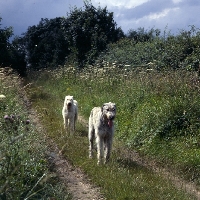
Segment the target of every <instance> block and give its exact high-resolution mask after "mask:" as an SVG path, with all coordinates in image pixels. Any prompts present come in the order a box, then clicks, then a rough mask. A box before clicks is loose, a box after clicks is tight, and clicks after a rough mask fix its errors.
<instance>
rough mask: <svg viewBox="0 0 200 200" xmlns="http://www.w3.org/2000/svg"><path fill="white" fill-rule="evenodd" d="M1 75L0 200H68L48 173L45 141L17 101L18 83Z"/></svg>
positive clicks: (52, 176)
mask: <svg viewBox="0 0 200 200" xmlns="http://www.w3.org/2000/svg"><path fill="white" fill-rule="evenodd" d="M0 72H1V73H0V76H1V77H0V94H4V95H1V96H2V97H3V98H0V135H1V138H0V199H8V200H11V199H48V198H54V197H56V198H57V199H64V198H65V199H70V198H68V196H69V195H68V194H67V192H66V191H64V186H63V185H62V184H60V185H59V184H55V182H56V179H57V177H56V176H55V175H53V174H52V173H51V172H50V170H49V167H48V162H47V160H46V158H45V157H46V155H45V151H46V150H47V146H46V144H45V141H44V139H43V138H42V137H41V136H40V134H38V132H37V131H36V128H35V126H34V124H33V122H32V120H31V119H30V118H29V116H28V113H27V112H26V110H27V109H26V108H25V106H24V105H23V103H22V102H21V99H20V97H19V94H20V92H19V90H22V88H21V85H20V83H21V80H20V79H19V78H18V77H17V76H16V75H12V76H11V75H10V76H8V75H4V73H3V70H2V69H1V70H0ZM56 188H57V189H56ZM58 191H59V192H58Z"/></svg>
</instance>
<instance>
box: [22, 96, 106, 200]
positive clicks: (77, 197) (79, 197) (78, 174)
mask: <svg viewBox="0 0 200 200" xmlns="http://www.w3.org/2000/svg"><path fill="white" fill-rule="evenodd" d="M23 101H24V102H25V104H26V106H27V108H28V110H29V117H30V120H31V121H32V123H33V125H35V127H36V129H37V131H38V132H39V133H41V134H44V133H45V130H44V128H43V126H42V125H41V124H40V122H39V118H38V116H37V113H36V112H35V111H34V110H33V109H32V108H31V104H30V102H29V101H28V99H27V98H26V95H23ZM44 137H45V141H46V143H47V146H48V152H46V154H47V158H48V161H49V163H50V166H51V168H53V171H55V173H56V174H57V175H58V177H59V178H60V180H61V181H63V183H64V184H66V187H67V190H68V191H69V192H70V193H71V195H72V196H73V198H72V199H73V200H104V199H105V198H104V197H103V195H102V194H101V193H100V188H98V187H95V186H94V185H92V184H90V182H89V179H88V178H87V177H86V175H85V174H84V173H83V172H82V171H81V169H79V168H74V167H73V166H72V165H71V164H70V163H69V162H68V161H67V160H66V159H65V158H64V157H63V156H62V154H61V152H60V150H59V149H58V147H57V145H56V144H55V143H54V142H53V140H51V139H50V138H49V137H47V136H46V135H44Z"/></svg>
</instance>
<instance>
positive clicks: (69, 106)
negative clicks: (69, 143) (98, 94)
mask: <svg viewBox="0 0 200 200" xmlns="http://www.w3.org/2000/svg"><path fill="white" fill-rule="evenodd" d="M62 115H63V119H64V128H65V129H66V131H67V133H70V134H74V131H75V124H76V121H77V118H78V103H77V101H76V100H74V99H73V96H66V97H65V101H64V106H63V109H62Z"/></svg>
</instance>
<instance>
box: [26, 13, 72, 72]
mask: <svg viewBox="0 0 200 200" xmlns="http://www.w3.org/2000/svg"><path fill="white" fill-rule="evenodd" d="M63 20H64V19H63V18H61V17H57V18H55V19H50V20H48V19H41V21H40V22H39V24H38V25H37V26H31V27H29V28H28V30H27V32H26V33H25V34H24V37H23V45H24V50H25V51H26V62H27V64H28V66H29V67H33V68H42V67H43V68H45V67H46V66H49V64H52V65H53V64H56V65H59V64H63V63H64V60H65V56H66V55H67V54H68V52H69V51H68V46H69V45H68V42H67V41H66V40H65V37H64V32H63V30H62V21H63Z"/></svg>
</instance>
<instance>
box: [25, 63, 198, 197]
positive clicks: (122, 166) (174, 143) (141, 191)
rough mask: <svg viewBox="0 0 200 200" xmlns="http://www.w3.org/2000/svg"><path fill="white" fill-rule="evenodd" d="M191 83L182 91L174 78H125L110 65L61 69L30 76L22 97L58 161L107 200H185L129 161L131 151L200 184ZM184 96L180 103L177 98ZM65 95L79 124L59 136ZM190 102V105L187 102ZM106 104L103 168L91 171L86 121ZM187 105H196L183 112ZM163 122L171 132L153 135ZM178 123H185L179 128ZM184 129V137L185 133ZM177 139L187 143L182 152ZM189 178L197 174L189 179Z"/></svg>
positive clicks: (150, 74)
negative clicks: (111, 134) (110, 108)
mask: <svg viewBox="0 0 200 200" xmlns="http://www.w3.org/2000/svg"><path fill="white" fill-rule="evenodd" d="M182 74H183V73H182ZM190 75H191V77H190ZM192 77H193V74H192V73H191V74H190V73H188V72H187V73H186V74H185V77H184V81H183V85H182V82H181V80H182V79H181V78H182V76H181V73H177V74H176V73H174V72H172V73H167V72H166V73H158V72H156V71H146V70H141V71H139V72H138V71H134V70H131V71H127V70H125V69H121V68H120V67H118V66H117V64H115V65H113V64H109V63H103V67H93V66H91V67H88V68H84V69H82V70H80V69H77V68H76V67H70V66H64V67H62V68H60V69H57V70H52V71H50V70H45V71H40V72H35V73H33V72H31V73H30V76H29V78H30V80H29V81H30V82H31V83H33V84H32V85H31V86H30V88H27V91H28V93H29V98H30V100H31V101H32V102H33V106H34V107H36V108H37V110H38V112H39V113H40V116H41V121H42V123H43V124H44V126H45V128H46V129H47V132H48V134H49V136H50V137H51V138H52V139H53V140H54V141H55V142H56V143H57V145H58V147H59V148H60V149H61V152H62V154H63V156H66V157H67V159H68V160H69V161H70V162H71V163H72V164H73V165H75V166H76V167H78V168H79V167H80V168H81V169H82V170H84V172H86V173H87V175H88V176H89V178H90V180H91V181H93V182H94V183H95V184H96V185H98V186H100V187H101V191H102V192H103V194H104V195H105V197H106V198H107V199H190V197H189V196H187V194H185V192H183V193H182V194H181V193H180V191H181V190H179V191H177V190H176V189H175V188H174V187H173V184H172V183H171V181H170V180H169V179H168V178H166V179H163V178H162V176H160V173H159V175H158V174H155V173H153V171H151V170H149V169H147V168H146V167H144V166H143V165H140V162H137V161H135V157H134V156H133V155H132V151H131V150H133V149H136V150H137V151H138V152H140V153H141V154H146V155H148V156H149V157H151V156H154V158H157V160H158V162H160V163H162V164H163V165H166V164H170V165H171V166H170V169H172V168H175V169H176V170H178V171H180V172H182V175H185V174H187V175H188V177H187V178H188V179H193V181H196V182H199V176H198V175H199V167H198V166H199V156H198V152H199V147H198V144H197V143H198V142H199V139H198V125H197V126H196V125H195V124H196V123H197V124H198V119H197V116H198V114H194V113H193V111H194V110H197V109H198V107H199V105H198V103H197V99H198V98H199V95H198V92H197V93H196V92H195V90H196V89H197V88H198V83H191V82H190V81H191V78H192ZM176 81H178V84H176ZM186 83H187V84H186ZM181 85H182V87H180V86H181ZM172 86H173V87H172ZM184 92H186V94H187V96H180V94H184ZM191 94H193V96H192V95H191ZM65 95H73V96H74V98H75V99H76V100H77V101H78V103H79V113H80V117H79V119H80V122H81V124H80V123H78V124H77V128H76V132H75V135H74V136H69V135H66V133H65V130H64V129H63V119H62V115H61V110H62V105H63V101H64V97H65ZM189 95H190V100H186V99H187V97H188V96H189ZM162 96H163V98H162ZM195 96H196V98H195ZM176 98H177V100H176ZM161 99H162V101H159V100H161ZM180 99H181V100H182V102H185V103H184V105H183V107H181V106H178V105H179V104H178V102H179V101H180ZM109 101H111V102H115V103H116V105H117V117H116V120H115V124H116V132H115V139H114V146H113V151H112V156H111V160H110V163H109V164H108V165H106V166H97V165H96V160H95V159H94V160H89V158H88V137H87V128H86V127H87V120H88V117H89V114H90V112H91V109H92V108H93V107H95V106H101V105H102V104H103V103H104V102H109ZM157 101H158V104H156V102H157ZM47 105H48V106H47ZM191 105H195V106H194V107H193V108H192V110H193V111H191V112H190V108H191ZM195 107H196V108H195ZM44 108H45V109H44ZM178 108H179V109H180V112H178V111H177V110H178ZM184 110H185V111H186V112H185V115H184V114H183V111H184ZM189 113H190V114H189ZM173 114H174V115H173ZM178 114H180V115H179V116H178V117H176V116H175V115H178ZM165 115H166V117H164V120H163V119H162V117H163V116H165ZM44 116H45V117H44ZM184 116H185V118H184ZM152 117H153V118H152ZM151 118H152V119H151ZM186 118H187V119H188V120H185V119H186ZM167 119H169V120H168V121H169V122H170V123H171V124H172V126H171V127H170V128H171V131H170V132H168V133H167V134H166V135H162V132H161V131H160V132H159V133H160V134H159V133H157V134H156V133H154V132H153V130H154V129H159V127H160V126H162V122H163V121H164V122H166V121H167ZM182 119H183V120H182ZM181 120H182V121H181ZM179 121H180V122H179ZM184 121H185V122H186V121H189V122H190V124H187V123H186V125H184ZM195 121H196V122H195ZM179 125H180V126H179ZM179 127H180V128H179ZM140 130H141V131H140ZM159 130H161V129H159ZM184 130H185V131H186V132H187V131H190V132H188V134H184ZM179 131H180V132H179ZM179 133H180V134H179ZM192 133H193V135H194V137H193V139H192V138H191V137H190V134H192ZM168 138H170V139H168ZM182 140H185V141H187V144H189V145H190V148H189V149H188V148H187V147H186V146H184V145H183V142H182ZM119 141H120V142H119ZM121 141H123V144H122V142H121ZM137 141H138V143H137ZM166 141H167V142H166ZM194 141H196V142H197V143H195V145H194V143H193V142H194ZM192 144H193V145H194V146H193V145H192ZM127 146H129V148H130V149H129V148H127ZM156 148H157V149H156ZM159 148H160V149H159ZM158 149H159V151H156V150H158ZM164 151H165V152H164ZM176 151H178V152H179V155H180V156H177V153H176ZM183 154H184V156H183ZM186 160H187V161H186ZM187 168H189V170H188V169H187ZM184 170H185V171H184ZM97 171H98V173H97ZM195 174H198V175H197V176H195V177H194V176H193V175H195ZM183 188H184V185H183ZM183 190H184V189H183ZM191 199H192V197H191Z"/></svg>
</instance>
